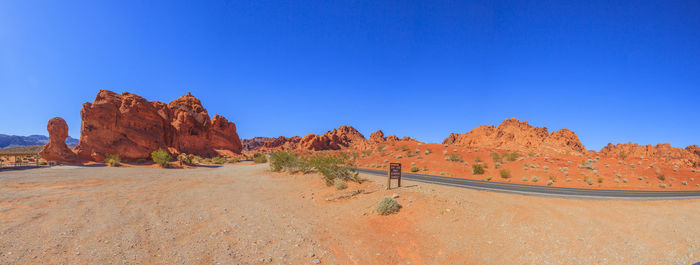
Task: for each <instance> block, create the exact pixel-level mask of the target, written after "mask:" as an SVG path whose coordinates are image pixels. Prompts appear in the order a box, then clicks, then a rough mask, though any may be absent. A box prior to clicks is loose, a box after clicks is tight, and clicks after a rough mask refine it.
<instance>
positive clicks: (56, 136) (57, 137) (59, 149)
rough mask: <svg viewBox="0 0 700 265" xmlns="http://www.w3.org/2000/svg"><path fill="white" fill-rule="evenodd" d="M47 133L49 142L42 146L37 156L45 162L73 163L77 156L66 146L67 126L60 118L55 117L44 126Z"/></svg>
mask: <svg viewBox="0 0 700 265" xmlns="http://www.w3.org/2000/svg"><path fill="white" fill-rule="evenodd" d="M46 130H48V131H49V142H48V143H46V145H44V148H42V149H41V151H40V152H39V155H40V156H41V158H43V159H45V160H47V161H56V162H75V161H76V160H77V158H78V157H77V156H76V155H75V153H73V151H71V150H70V149H69V148H68V146H67V145H66V138H68V124H66V121H65V120H63V119H62V118H59V117H55V118H53V119H50V120H49V123H48V124H47V125H46Z"/></svg>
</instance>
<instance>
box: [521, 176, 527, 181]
mask: <svg viewBox="0 0 700 265" xmlns="http://www.w3.org/2000/svg"><path fill="white" fill-rule="evenodd" d="M520 180H522V181H528V179H527V177H522V178H521V179H520Z"/></svg>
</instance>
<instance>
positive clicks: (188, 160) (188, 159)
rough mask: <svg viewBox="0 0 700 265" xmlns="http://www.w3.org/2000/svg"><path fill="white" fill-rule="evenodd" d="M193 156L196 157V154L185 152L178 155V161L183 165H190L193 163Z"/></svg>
mask: <svg viewBox="0 0 700 265" xmlns="http://www.w3.org/2000/svg"><path fill="white" fill-rule="evenodd" d="M193 158H194V156H191V155H187V154H185V153H181V154H179V155H177V161H179V162H180V164H181V165H188V166H190V165H192V164H193V161H192V160H193Z"/></svg>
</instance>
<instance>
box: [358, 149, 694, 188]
mask: <svg viewBox="0 0 700 265" xmlns="http://www.w3.org/2000/svg"><path fill="white" fill-rule="evenodd" d="M381 146H383V147H384V149H383V150H381V151H379V150H377V148H374V149H371V150H365V151H363V152H362V157H360V158H359V159H358V162H357V165H358V166H360V167H362V168H369V169H385V170H386V168H378V167H377V166H384V167H385V166H387V164H388V163H389V162H397V163H401V164H402V165H403V167H402V170H403V171H404V172H410V169H411V167H412V166H415V167H416V168H417V169H418V172H417V173H423V174H432V175H444V176H451V177H458V178H468V179H478V180H487V179H488V178H489V177H491V181H499V182H510V183H518V184H528V185H540V186H546V185H552V186H555V187H571V188H586V189H614V190H700V169H697V168H693V167H687V166H679V167H675V166H674V165H673V164H671V163H670V162H668V161H663V160H653V159H649V158H639V157H627V158H625V159H621V158H619V157H618V156H604V155H600V154H596V153H590V154H588V155H582V156H577V155H573V154H557V155H551V156H550V155H539V154H533V156H530V154H527V153H523V152H518V154H519V157H518V159H517V160H516V161H508V160H502V161H501V162H502V164H501V165H500V166H499V167H498V168H497V167H496V164H495V161H494V160H493V159H492V157H491V153H493V152H496V153H499V154H502V153H503V152H505V151H506V150H496V149H488V148H468V147H464V146H456V145H448V146H445V145H441V144H424V143H419V142H415V141H400V142H388V143H387V144H383V145H381ZM428 150H429V152H426V151H428ZM358 152H361V151H358ZM450 154H455V155H458V156H459V157H461V159H462V161H461V162H453V161H446V160H445V157H447V156H448V155H450ZM598 158H599V159H598ZM588 159H591V160H592V161H593V163H592V164H591V166H592V168H580V167H579V165H583V164H585V163H586V161H587V160H588ZM479 163H480V164H482V165H484V167H485V168H484V174H473V171H472V165H474V164H479ZM501 169H507V170H509V171H510V177H509V178H502V177H501V174H500V170H501ZM662 174H663V177H660V175H662ZM586 178H590V179H591V180H592V183H590V184H589V183H587V182H586ZM535 179H537V181H534V180H535ZM550 179H552V180H553V183H551V184H548V183H547V182H548V180H550Z"/></svg>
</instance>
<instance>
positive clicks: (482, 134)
mask: <svg viewBox="0 0 700 265" xmlns="http://www.w3.org/2000/svg"><path fill="white" fill-rule="evenodd" d="M443 144H457V145H462V146H469V147H484V148H501V149H509V150H521V151H534V152H545V153H565V152H579V153H580V152H583V151H585V148H584V146H583V145H582V144H581V141H579V139H578V136H577V135H576V134H575V133H574V132H572V131H570V130H568V129H561V130H559V131H556V132H553V133H549V132H548V131H547V128H546V127H534V126H531V125H529V124H528V123H527V122H526V121H523V122H521V121H519V120H517V119H515V118H511V119H506V120H504V121H503V122H502V123H501V124H500V125H498V126H495V127H494V126H486V125H482V126H479V127H476V128H474V129H473V130H471V131H470V132H467V133H464V134H458V133H451V134H450V135H449V136H448V137H447V138H445V140H444V141H443Z"/></svg>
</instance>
